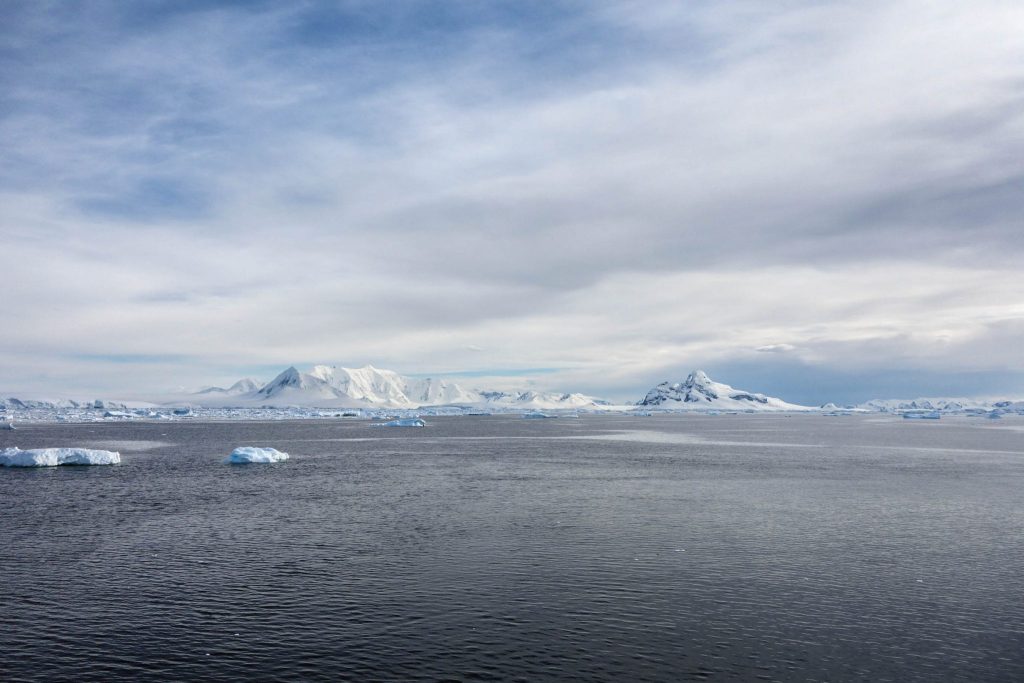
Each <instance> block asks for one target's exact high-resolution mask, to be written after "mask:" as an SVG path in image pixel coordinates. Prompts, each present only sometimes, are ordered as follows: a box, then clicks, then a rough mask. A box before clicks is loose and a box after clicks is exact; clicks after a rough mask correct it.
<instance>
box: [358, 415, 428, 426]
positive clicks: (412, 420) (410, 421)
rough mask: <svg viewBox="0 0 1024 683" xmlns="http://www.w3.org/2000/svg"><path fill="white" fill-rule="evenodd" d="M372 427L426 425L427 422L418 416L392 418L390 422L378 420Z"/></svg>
mask: <svg viewBox="0 0 1024 683" xmlns="http://www.w3.org/2000/svg"><path fill="white" fill-rule="evenodd" d="M370 426H371V427H426V426H427V423H426V422H424V421H423V420H421V419H419V418H418V417H407V418H402V419H400V420H391V421H390V422H378V423H377V424H372V425H370Z"/></svg>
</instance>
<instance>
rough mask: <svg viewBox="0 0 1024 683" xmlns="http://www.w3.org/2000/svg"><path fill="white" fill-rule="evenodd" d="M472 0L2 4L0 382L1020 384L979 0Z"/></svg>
mask: <svg viewBox="0 0 1024 683" xmlns="http://www.w3.org/2000/svg"><path fill="white" fill-rule="evenodd" d="M477 5H478V3H454V4H452V7H453V8H454V9H451V10H449V11H448V13H447V14H444V15H439V14H437V12H438V11H439V10H438V9H437V8H438V7H439V5H436V4H435V5H430V4H426V3H410V4H409V5H408V6H407V7H408V8H413V9H409V11H408V15H407V16H390V15H387V14H386V13H385V12H384V11H383V10H382V9H380V8H379V7H377V8H375V7H374V5H372V4H366V3H345V4H342V5H338V6H337V7H342V8H344V10H345V11H344V12H340V11H339V12H335V11H333V10H331V11H328V9H327V8H328V6H327V5H320V4H317V3H312V4H308V5H296V6H293V7H283V6H276V5H266V6H261V7H259V8H258V9H256V10H252V9H238V8H232V7H211V8H206V9H205V10H203V11H196V12H190V13H173V14H169V15H163V14H161V15H147V14H146V13H145V12H142V13H140V12H138V11H136V10H131V11H129V10H127V9H125V8H124V7H123V6H120V5H117V4H106V3H86V4H84V5H76V6H75V7H76V8H78V9H76V10H74V11H72V10H71V9H63V10H62V9H61V8H62V6H61V5H57V6H53V7H50V8H49V9H47V8H45V7H42V8H37V7H36V6H34V5H32V4H27V3H26V4H24V5H22V6H20V7H17V6H12V8H9V9H8V10H6V11H7V12H8V13H9V15H10V16H9V17H8V19H10V21H8V22H6V23H5V25H6V26H7V27H8V28H6V29H3V30H2V40H3V43H2V46H3V55H4V57H3V58H2V59H3V61H2V62H0V64H2V65H3V66H2V74H3V85H4V86H5V87H6V88H7V92H9V93H10V96H9V104H8V106H6V107H5V109H4V111H3V112H2V118H0V145H2V150H3V153H4V157H5V159H7V160H9V162H10V163H6V164H4V169H3V170H0V182H2V187H0V191H2V196H0V199H2V207H3V208H2V213H0V233H2V235H0V236H2V237H3V240H4V243H5V245H6V247H5V249H4V250H3V252H2V253H0V268H2V270H3V272H4V273H5V279H6V281H7V282H8V283H10V284H9V285H8V287H9V288H11V289H13V294H14V295H13V296H11V297H9V299H10V302H9V303H8V304H7V318H8V320H10V321H12V323H11V325H10V327H9V331H7V332H5V334H4V335H3V339H2V340H0V380H5V381H2V382H0V384H4V385H10V386H0V389H8V388H9V389H12V390H13V389H29V388H34V387H35V386H39V387H40V388H41V389H53V390H59V389H63V388H65V387H71V388H77V387H79V386H84V385H86V384H88V383H90V382H91V383H93V384H90V385H89V386H96V389H97V390H105V389H107V388H112V389H118V388H129V389H138V390H147V389H158V388H163V387H165V386H168V383H169V380H170V378H174V379H175V380H180V382H174V383H173V384H174V386H177V384H178V383H185V384H189V383H196V384H198V383H203V382H207V381H216V380H220V379H228V378H230V376H231V374H232V373H233V372H235V371H236V370H242V369H244V368H246V367H250V366H257V365H260V366H264V365H271V364H274V363H282V364H287V363H292V362H299V363H301V362H307V361H309V362H313V361H335V360H336V361H339V362H348V363H360V362H363V361H370V362H374V363H375V364H379V365H391V366H394V367H396V368H397V369H400V370H405V371H417V370H424V371H427V370H429V371H439V372H442V371H453V372H454V371H459V370H467V369H472V370H475V369H478V368H495V369H501V368H510V367H527V368H537V367H559V368H564V370H563V371H562V373H561V374H559V373H552V374H550V375H545V376H544V377H538V378H536V379H537V380H538V381H542V382H544V383H546V384H547V385H548V386H554V387H556V388H557V387H558V386H559V385H560V384H561V386H564V387H565V388H573V389H575V388H577V387H576V385H565V384H564V383H565V382H579V383H581V384H583V383H585V384H586V386H585V387H581V388H586V389H588V390H590V391H595V392H597V393H603V392H604V393H612V394H614V395H618V396H626V395H628V394H629V393H630V392H634V391H637V390H640V389H642V388H643V386H642V383H641V380H636V379H630V378H633V377H643V378H647V377H648V376H656V375H658V374H659V373H663V372H669V371H673V372H674V371H677V369H678V368H681V367H684V366H687V365H701V364H707V363H709V362H719V363H726V362H727V361H729V359H733V360H735V361H736V362H740V361H742V360H744V359H746V358H748V355H749V356H754V355H756V357H757V359H759V360H760V361H761V362H764V363H772V362H780V363H781V362H783V361H784V360H789V359H792V358H794V357H795V358H799V359H801V361H802V362H804V363H805V364H806V367H807V368H810V369H808V370H806V372H813V368H815V367H818V368H836V367H842V368H844V369H845V368H851V369H856V368H873V369H874V370H877V369H879V368H884V367H887V366H893V367H907V366H908V365H909V366H913V367H914V368H916V369H920V370H921V372H934V373H942V372H946V371H948V370H949V369H950V368H955V369H958V370H962V371H975V370H977V371H982V370H984V371H986V372H989V371H993V370H999V369H1005V370H1007V371H1010V370H1015V369H1020V361H1019V358H1016V357H1015V356H1014V354H1013V353H1010V352H999V351H998V349H1000V348H1001V346H1000V343H1001V341H1000V340H1002V341H1005V340H1006V339H1007V338H1008V335H1009V337H1012V336H1013V334H1015V333H1016V331H1018V330H1019V329H1020V328H1019V325H1020V321H1021V319H1024V292H1022V290H1021V288H1020V287H1019V286H1017V285H1015V284H1014V282H1015V281H1016V280H1017V279H1018V278H1015V269H1016V268H1018V267H1019V266H1020V265H1021V263H1022V258H1024V240H1022V239H1020V238H1021V235H1022V232H1024V225H1022V218H1021V216H1022V215H1024V211H1022V210H1024V196H1022V194H1024V190H1022V188H1024V114H1022V112H1024V106H1022V104H1024V44H1022V43H1021V41H1020V40H1019V36H1020V35H1021V31H1022V29H1024V11H1022V10H1021V9H1020V8H1019V7H1018V6H1015V4H1014V3H1004V2H983V3H971V4H970V5H969V6H968V5H954V4H948V5H944V6H940V5H937V4H936V3H923V2H896V3H892V2H888V3H852V2H851V3H825V4H821V3H806V4H805V3H786V4H783V5H778V6H772V7H768V6H767V5H765V4H764V3H745V2H731V3H709V4H706V5H704V4H697V5H692V4H691V5H689V6H688V7H685V8H673V6H672V5H670V4H667V3H644V2H627V3H597V4H592V3H586V4H571V3H570V4H565V5H557V9H553V10H550V9H549V10H544V12H546V13H541V10H540V9H538V7H540V6H541V5H543V3H541V4H539V5H536V6H534V5H533V4H530V3H527V4H522V5H520V9H519V10H509V12H506V13H505V14H487V13H486V12H484V11H483V10H479V9H474V6H477ZM416 8H418V12H419V13H417V11H414V9H416ZM431 12H433V13H431ZM425 16H429V17H431V18H430V20H429V21H426V20H424V18H423V17H425ZM467 347H473V348H480V349H482V350H481V351H474V352H472V353H471V354H468V355H469V356H470V357H468V358H467V352H466V351H465V349H466V348H467ZM757 349H768V350H773V351H775V352H776V353H763V352H760V353H759V352H758V351H757ZM110 353H119V354H127V355H130V354H162V355H166V354H172V355H178V356H182V357H183V358H185V359H187V360H180V361H171V360H167V361H159V360H154V361H151V362H144V363H139V364H138V365H137V366H135V365H133V366H132V372H131V373H127V372H125V364H123V363H116V364H104V363H103V362H102V361H98V360H97V361H84V360H81V358H82V354H86V355H88V354H99V355H101V356H102V355H104V354H110ZM982 354H984V357H983V358H984V359H983V360H979V358H981V357H982ZM61 359H64V360H61ZM68 359H70V360H68ZM75 359H78V360H75ZM467 364H472V367H467ZM42 366H46V367H48V368H50V369H49V370H48V371H47V375H48V376H47V377H45V378H41V373H40V372H39V371H38V370H36V368H38V367H42ZM217 368H222V370H220V373H221V374H217V375H216V376H214V377H211V376H210V373H211V372H217V370H216V369H217ZM111 375H113V377H112V376H111ZM595 377H596V378H597V379H594V378H595ZM724 379H726V380H728V381H730V382H731V383H733V384H737V385H742V384H743V383H742V377H733V378H730V377H726V378H724ZM509 381H511V380H509ZM643 381H646V379H644V380H643ZM103 383H106V386H100V385H102V384H103ZM115 384H119V385H120V386H114V385H115ZM754 388H758V387H754ZM770 388H772V387H764V389H766V390H767V389H770ZM912 390H913V388H912V387H908V391H912ZM1022 390H1024V387H1022ZM951 391H955V387H951ZM773 393H776V394H783V393H784V387H777V388H774V391H773ZM837 398H841V397H837Z"/></svg>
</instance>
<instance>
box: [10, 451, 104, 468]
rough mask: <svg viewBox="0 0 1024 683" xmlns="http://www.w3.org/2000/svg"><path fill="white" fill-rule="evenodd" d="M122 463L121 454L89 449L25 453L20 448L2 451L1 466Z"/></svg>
mask: <svg viewBox="0 0 1024 683" xmlns="http://www.w3.org/2000/svg"><path fill="white" fill-rule="evenodd" d="M120 462H121V454H120V453H116V452H114V451H94V450H91V449H88V448H37V449H35V450H28V451H23V450H21V449H20V448H7V449H5V450H3V451H0V465H3V466H4V467H56V466H58V465H117V464H118V463H120Z"/></svg>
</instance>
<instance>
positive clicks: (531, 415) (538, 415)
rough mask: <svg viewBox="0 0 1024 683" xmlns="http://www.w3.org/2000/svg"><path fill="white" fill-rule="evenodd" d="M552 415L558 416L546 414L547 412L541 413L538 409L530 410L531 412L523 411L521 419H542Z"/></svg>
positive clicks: (549, 417)
mask: <svg viewBox="0 0 1024 683" xmlns="http://www.w3.org/2000/svg"><path fill="white" fill-rule="evenodd" d="M553 417H558V416H557V415H548V414H547V413H542V412H540V411H539V410H537V411H534V412H531V413H523V419H526V420H544V419H548V420H550V419H551V418H553Z"/></svg>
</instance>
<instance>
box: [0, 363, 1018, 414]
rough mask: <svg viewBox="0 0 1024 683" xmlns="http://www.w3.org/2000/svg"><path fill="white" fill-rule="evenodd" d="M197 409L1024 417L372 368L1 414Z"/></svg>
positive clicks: (675, 387)
mask: <svg viewBox="0 0 1024 683" xmlns="http://www.w3.org/2000/svg"><path fill="white" fill-rule="evenodd" d="M161 405H164V406H181V405H190V406H194V407H197V408H263V407H273V408H289V407H300V408H331V409H334V408H353V409H359V408H362V409H415V408H427V407H433V406H455V407H462V408H467V409H481V410H498V411H516V410H522V411H535V410H560V409H564V410H578V409H616V408H617V409H627V408H630V407H634V408H643V409H646V410H652V411H681V410H682V411H698V412H701V411H702V412H708V411H741V412H796V411H814V410H821V411H823V412H833V411H846V412H849V411H850V410H856V411H862V412H889V413H901V412H906V411H917V410H935V411H939V412H943V413H972V412H974V413H977V412H991V411H996V412H1004V413H1005V412H1013V413H1016V412H1022V413H1024V401H998V400H981V399H951V398H918V399H875V400H872V401H867V402H866V403H862V404H859V405H856V406H845V407H840V406H837V405H835V404H832V403H828V404H826V405H824V406H821V407H820V408H815V407H810V406H803V405H797V404H795V403H789V402H787V401H785V400H783V399H781V398H776V397H773V396H767V395H765V394H761V393H758V392H754V391H748V390H745V389H736V388H734V387H731V386H729V385H728V384H723V383H721V382H716V381H714V380H713V379H711V378H710V377H708V375H707V373H705V372H704V371H702V370H694V371H693V372H691V373H690V374H689V375H688V376H687V377H686V379H684V380H683V381H681V382H669V381H665V382H662V383H660V384H658V385H657V386H655V387H653V388H652V389H651V390H650V391H648V392H647V394H646V395H645V396H644V397H643V398H642V399H640V400H639V401H637V402H636V403H631V404H627V405H612V404H611V403H609V402H608V401H603V400H601V399H598V398H595V397H593V396H587V395H585V394H580V393H560V392H543V391H532V390H523V391H493V390H486V389H477V388H466V387H464V386H461V385H460V384H458V383H456V382H454V381H452V380H450V379H443V378H432V377H428V378H415V377H407V376H403V375H400V374H398V373H397V372H393V371H391V370H383V369H379V368H375V367H373V366H372V365H367V366H364V367H362V368H345V367H338V366H331V365H316V366H314V367H313V368H311V369H310V370H309V371H308V372H300V371H299V370H298V369H296V368H295V367H289V368H287V369H286V370H284V371H283V372H281V373H280V374H278V375H277V376H276V377H275V378H274V379H272V380H271V381H269V382H266V383H263V382H260V381H257V380H254V379H249V378H246V379H241V380H238V381H237V382H235V383H234V384H232V385H231V386H229V387H227V388H222V387H206V388H204V389H201V390H199V391H197V392H194V393H189V394H180V395H174V396H160V397H154V398H152V399H151V400H150V401H149V402H140V401H116V402H115V401H109V400H108V401H103V400H95V401H92V400H90V401H75V400H69V399H40V398H36V399H28V398H24V397H22V398H0V413H3V412H5V411H11V412H12V413H13V412H22V411H32V410H43V411H46V410H49V411H58V412H59V411H66V410H98V409H111V408H114V409H121V410H123V409H129V408H159V406H161Z"/></svg>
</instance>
